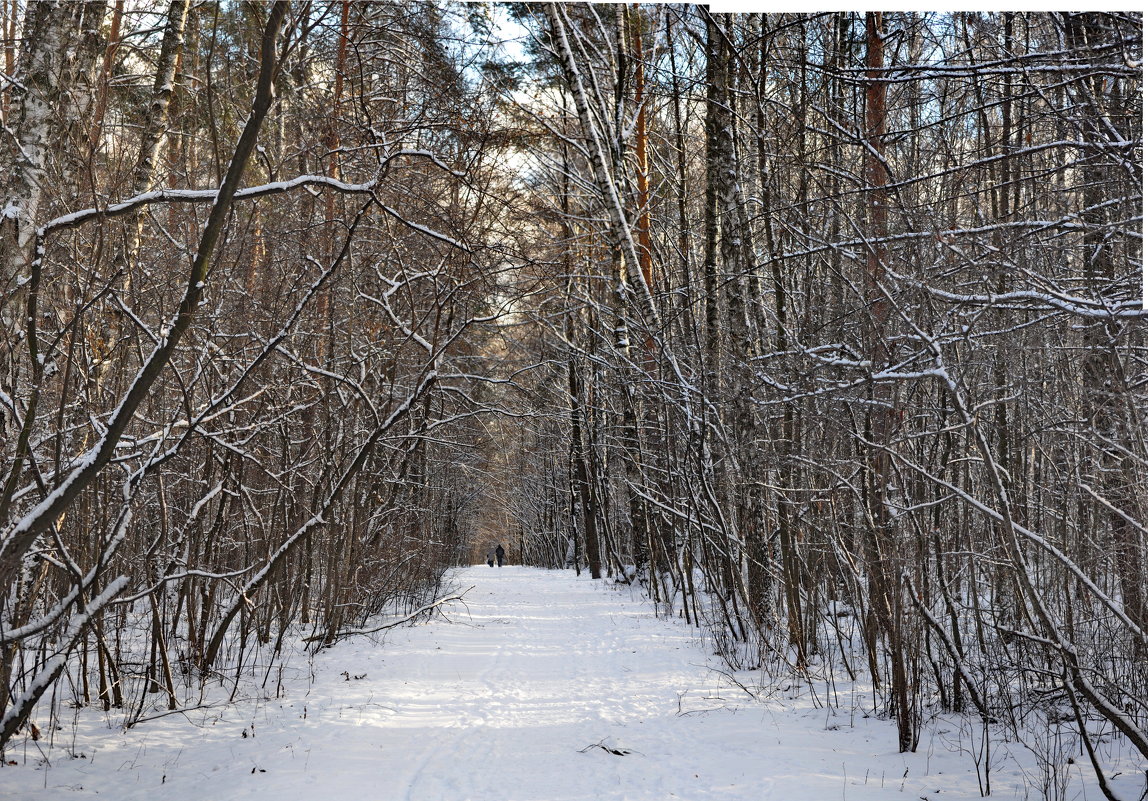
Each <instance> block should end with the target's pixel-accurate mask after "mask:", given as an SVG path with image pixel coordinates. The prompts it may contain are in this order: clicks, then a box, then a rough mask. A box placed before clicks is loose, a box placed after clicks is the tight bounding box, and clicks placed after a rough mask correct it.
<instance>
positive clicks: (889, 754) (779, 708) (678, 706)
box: [0, 565, 1098, 801]
mask: <svg viewBox="0 0 1148 801" xmlns="http://www.w3.org/2000/svg"><path fill="white" fill-rule="evenodd" d="M454 580H455V583H456V584H457V585H459V586H460V587H467V586H470V585H472V584H473V585H474V588H473V589H472V590H471V591H470V592H469V593H468V594H467V596H466V604H465V606H464V605H461V604H453V605H452V606H451V607H450V608H449V609H448V611H447V616H448V618H449V621H448V620H443V619H441V618H437V619H436V620H434V621H432V622H430V623H428V624H422V625H417V626H413V627H408V628H403V629H396V630H392V631H391V632H389V634H388V636H387V638H386V642H385V643H384V644H383V645H382V646H380V645H379V643H378V642H377V641H375V640H372V639H370V638H366V637H355V638H351V639H349V640H346V641H343V642H341V643H339V644H338V645H336V646H334V647H333V648H330V649H327V650H324V651H322V652H321V653H320V654H319V655H317V656H316V657H315V660H314V666H313V673H314V678H313V681H311V678H310V673H311V669H309V666H307V665H306V664H305V660H303V659H302V658H301V657H296V658H295V661H294V662H293V663H292V664H290V665H288V669H287V670H285V671H284V685H283V686H284V692H283V694H282V695H281V697H279V698H277V699H267V698H263V699H261V700H246V701H240V702H239V703H237V704H235V705H233V706H229V707H224V708H222V709H219V708H216V709H212V710H210V711H207V712H202V713H200V714H199V715H198V716H197V715H196V714H195V713H191V714H189V715H188V716H186V717H183V716H179V715H176V716H171V717H166V718H162V719H160V720H154V721H150V722H147V723H144V724H141V725H140V726H138V727H136V728H135V729H132V730H130V731H127V732H124V731H117V730H115V729H109V727H108V725H107V722H106V720H105V719H104V717H103V716H102V715H101V714H100V713H98V712H94V711H91V710H82V711H80V712H79V713H77V721H78V723H77V730H76V733H75V736H74V741H73V740H72V734H71V732H69V731H66V730H65V731H61V732H58V733H57V738H58V739H57V741H56V743H55V747H54V748H53V750H52V751H51V753H50V761H51V766H50V767H48V766H45V765H43V764H40V760H39V758H38V757H39V755H38V754H37V753H36V749H35V746H34V744H25V745H24V746H23V748H24V751H23V753H16V749H10V751H9V753H8V755H7V758H8V759H17V760H18V761H20V762H21V766H18V767H7V768H3V769H0V798H17V799H73V798H87V797H97V796H99V797H110V798H117V799H125V801H128V800H129V799H140V800H141V801H142V800H143V799H149V800H150V799H171V800H172V801H191V800H192V799H195V801H202V800H203V799H221V800H223V801H226V800H228V799H260V800H261V801H293V800H294V799H307V801H335V800H336V799H344V798H346V799H379V800H380V801H391V799H394V800H395V801H468V800H471V801H575V799H579V800H580V799H595V800H596V801H597V800H598V799H625V800H626V801H637V800H638V799H642V800H645V799H649V800H650V801H665V800H666V799H676V798H680V799H696V800H697V801H705V800H706V799H738V800H741V799H745V800H746V801H750V800H753V801H757V800H759V799H785V800H787V801H788V800H789V799H793V800H795V801H797V800H801V799H811V800H815V799H838V798H841V799H844V801H854V800H856V799H862V800H863V799H875V798H894V797H896V798H901V799H905V798H908V799H916V798H921V797H926V798H976V797H978V796H979V792H978V790H977V782H976V776H975V773H974V772H973V764H972V760H971V758H970V757H969V756H968V755H967V754H959V753H957V752H956V751H955V745H954V744H955V743H956V742H957V737H958V734H959V733H958V732H956V731H952V732H950V733H949V734H948V735H941V736H939V737H938V736H937V735H933V739H932V740H929V741H925V742H922V746H921V749H920V751H919V752H918V753H916V754H898V753H897V748H896V730H895V727H894V725H893V724H892V722H890V721H888V720H877V719H875V718H865V717H864V716H863V712H861V711H855V712H853V713H851V712H850V710H849V709H847V708H845V709H841V710H836V711H827V710H825V709H824V708H821V709H815V708H814V707H813V705H812V704H811V703H810V701H809V699H808V696H807V695H806V696H804V697H802V698H800V699H798V700H786V699H784V698H778V697H776V696H775V697H774V698H772V699H770V700H767V701H765V702H762V703H758V702H753V701H750V700H749V699H748V697H747V696H746V695H745V694H744V693H743V692H742V691H741V690H740V689H738V688H736V687H735V686H733V685H732V684H731V683H730V682H729V681H728V679H726V678H725V677H724V676H723V675H722V673H721V672H720V670H719V669H720V668H721V665H720V662H719V661H718V660H717V658H716V657H713V656H711V655H709V653H708V652H707V650H706V649H705V647H704V641H703V640H702V639H701V638H699V637H698V635H697V633H696V631H695V630H693V629H691V628H689V627H688V626H685V625H684V624H682V623H681V622H679V621H673V620H663V619H658V618H655V617H654V616H653V614H652V609H651V607H650V604H649V603H648V602H647V601H644V600H642V599H641V598H640V597H639V593H637V592H636V591H630V590H628V589H622V590H618V589H615V588H614V587H612V586H610V585H608V584H607V583H606V582H590V581H588V580H587V579H586V578H585V577H583V578H581V579H576V578H575V577H574V576H573V574H570V573H557V572H548V571H542V570H533V569H528V568H520V567H506V568H502V569H498V568H494V569H491V568H487V567H486V566H485V565H482V566H478V567H472V568H467V569H463V570H460V571H457V572H456V574H455V577H454ZM344 671H346V672H347V674H348V675H349V676H350V678H349V679H347V678H344V676H343V672H344ZM357 676H361V678H355V677H357ZM274 685H275V681H274V678H273V679H272V681H271V682H270V683H269V684H268V686H269V688H271V692H272V693H273V692H274ZM843 706H848V699H844V702H843ZM193 724H194V725H193ZM955 725H956V724H954V727H955ZM244 733H246V735H247V736H244ZM964 736H965V738H966V740H967V736H968V735H967V733H966V734H965V735H964ZM65 738H67V739H68V741H69V742H66V743H65V742H62V741H63V740H64V739H65ZM599 743H601V744H603V745H605V746H607V747H608V748H610V749H613V750H617V751H628V752H630V753H627V754H624V755H616V754H613V753H610V752H609V751H608V750H606V749H605V748H599V747H594V746H595V744H599ZM946 743H948V745H947V746H946V745H945V744H946ZM965 746H966V747H967V746H968V743H967V742H966V743H965ZM69 748H70V749H73V750H74V752H75V753H83V754H84V757H83V758H77V757H69V756H68V753H67V752H68V749H69ZM1002 754H1003V752H1002ZM1010 769H1011V770H1010ZM994 770H995V771H996V773H995V775H994V777H993V778H994V780H995V781H994V797H1001V798H1024V797H1025V794H1024V791H1023V788H1021V787H1020V785H1019V775H1018V774H1017V768H1016V765H1015V763H1014V764H1009V759H1008V758H1006V757H1004V756H1000V755H998V757H997V759H996V764H995V766H994ZM1002 770H1003V775H1002ZM906 774H907V775H906ZM1010 775H1011V778H1012V781H1011V786H1010ZM1078 786H1079V781H1078ZM1090 789H1093V791H1094V792H1095V789H1094V788H1090ZM1097 795H1098V793H1097ZM1089 797H1091V794H1090V795H1089Z"/></svg>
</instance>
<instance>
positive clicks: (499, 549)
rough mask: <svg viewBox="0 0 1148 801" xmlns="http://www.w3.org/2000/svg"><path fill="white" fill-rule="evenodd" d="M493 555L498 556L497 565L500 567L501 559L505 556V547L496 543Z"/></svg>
mask: <svg viewBox="0 0 1148 801" xmlns="http://www.w3.org/2000/svg"><path fill="white" fill-rule="evenodd" d="M494 555H495V556H497V557H498V566H499V567H502V560H503V559H505V558H506V549H505V548H503V547H502V543H501V542H500V543H498V547H497V548H495V549H494Z"/></svg>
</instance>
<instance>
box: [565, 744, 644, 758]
mask: <svg viewBox="0 0 1148 801" xmlns="http://www.w3.org/2000/svg"><path fill="white" fill-rule="evenodd" d="M591 748H601V749H602V750H603V751H605V752H606V753H608V754H613V755H614V756H626V755H627V754H634V753H637V752H636V751H631V750H630V749H628V748H615V747H614V746H612V745H606V741H605V740H599V741H598V742H596V743H591V744H590V745H588V746H586V747H585V748H580V749H578V753H579V754H585V753H586V752H587V751H589V750H590V749H591Z"/></svg>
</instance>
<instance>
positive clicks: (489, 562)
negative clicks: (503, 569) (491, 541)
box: [486, 551, 494, 567]
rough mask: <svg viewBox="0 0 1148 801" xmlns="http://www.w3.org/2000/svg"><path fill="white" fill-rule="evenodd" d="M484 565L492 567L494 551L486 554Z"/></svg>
mask: <svg viewBox="0 0 1148 801" xmlns="http://www.w3.org/2000/svg"><path fill="white" fill-rule="evenodd" d="M486 564H487V565H489V566H490V567H494V551H487V552H486Z"/></svg>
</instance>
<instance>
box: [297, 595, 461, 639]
mask: <svg viewBox="0 0 1148 801" xmlns="http://www.w3.org/2000/svg"><path fill="white" fill-rule="evenodd" d="M473 589H474V586H473V585H472V586H470V587H467V588H466V589H465V590H463V591H462V592H460V593H458V594H457V595H446V596H443V597H442V598H438V599H436V600H434V601H431V602H430V603H429V604H425V605H424V606H420V607H419V608H418V609H416V610H415V611H413V612H411V613H410V614H407V615H403V616H402V617H400V618H398V619H397V620H391V621H389V622H387V623H384V624H383V625H381V626H375V627H374V628H370V629H345V630H343V631H336V632H334V633H333V634H315V635H313V636H311V637H305V638H303V642H317V641H319V640H323V641H324V643H325V644H327V645H330V644H333V643H335V642H338V641H339V640H341V639H343V638H344V637H354V636H357V635H362V634H375V633H377V632H380V631H386V630H387V629H393V628H397V627H398V626H401V625H403V624H404V623H410V622H411V621H412V620H415V619H416V618H418V617H419V615H422V614H425V613H427V612H430V611H431V610H434V609H437V608H438V607H440V606H442V605H443V604H447V603H450V602H451V601H461V600H463V598H464V596H465V595H466V594H467V593H468V592H470V591H471V590H473Z"/></svg>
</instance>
